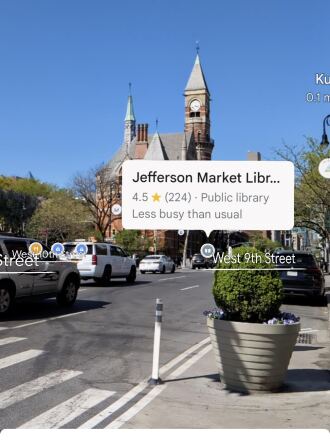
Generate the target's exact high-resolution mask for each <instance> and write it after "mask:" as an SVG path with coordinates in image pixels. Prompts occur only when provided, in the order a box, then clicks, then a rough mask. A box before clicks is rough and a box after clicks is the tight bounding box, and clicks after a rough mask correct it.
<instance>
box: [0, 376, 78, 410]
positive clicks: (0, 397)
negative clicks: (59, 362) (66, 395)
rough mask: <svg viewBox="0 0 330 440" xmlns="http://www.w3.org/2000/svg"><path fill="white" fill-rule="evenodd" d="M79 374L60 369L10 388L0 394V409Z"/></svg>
mask: <svg viewBox="0 0 330 440" xmlns="http://www.w3.org/2000/svg"><path fill="white" fill-rule="evenodd" d="M80 374H82V371H73V370H63V369H61V370H57V371H53V372H52V373H49V374H46V375H45V376H41V377H38V378H37V379H34V380H30V381H29V382H26V383H23V384H22V385H18V386H16V387H14V388H10V389H9V390H7V391H4V392H2V393H0V409H4V408H7V407H8V406H11V405H13V404H14V403H17V402H21V401H22V400H24V399H27V398H28V397H31V396H34V395H35V394H38V393H40V392H41V391H44V390H46V389H47V388H51V387H53V386H55V385H59V384H61V383H62V382H65V381H67V380H70V379H72V378H74V377H76V376H79V375H80Z"/></svg>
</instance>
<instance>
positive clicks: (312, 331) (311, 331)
mask: <svg viewBox="0 0 330 440" xmlns="http://www.w3.org/2000/svg"><path fill="white" fill-rule="evenodd" d="M318 331H319V330H300V332H299V334H301V333H315V332H318Z"/></svg>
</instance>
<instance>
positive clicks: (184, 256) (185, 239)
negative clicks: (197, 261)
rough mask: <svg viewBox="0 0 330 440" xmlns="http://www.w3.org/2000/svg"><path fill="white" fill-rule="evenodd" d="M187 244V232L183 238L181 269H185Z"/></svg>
mask: <svg viewBox="0 0 330 440" xmlns="http://www.w3.org/2000/svg"><path fill="white" fill-rule="evenodd" d="M188 242H189V231H186V236H185V238H184V245H183V255H182V267H187V251H188Z"/></svg>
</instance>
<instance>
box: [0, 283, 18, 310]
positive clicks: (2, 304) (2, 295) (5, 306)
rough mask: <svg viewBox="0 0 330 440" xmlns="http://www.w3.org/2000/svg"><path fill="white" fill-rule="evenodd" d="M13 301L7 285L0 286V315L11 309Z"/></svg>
mask: <svg viewBox="0 0 330 440" xmlns="http://www.w3.org/2000/svg"><path fill="white" fill-rule="evenodd" d="M14 301H15V298H14V294H13V292H12V291H11V290H10V288H9V286H6V285H4V286H0V316H5V315H7V314H8V313H9V312H10V311H11V310H12V308H13V306H14Z"/></svg>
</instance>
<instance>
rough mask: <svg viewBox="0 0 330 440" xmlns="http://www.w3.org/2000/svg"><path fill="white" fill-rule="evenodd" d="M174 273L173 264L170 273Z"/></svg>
mask: <svg viewBox="0 0 330 440" xmlns="http://www.w3.org/2000/svg"><path fill="white" fill-rule="evenodd" d="M174 272H175V266H174V264H173V266H172V269H171V273H174Z"/></svg>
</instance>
